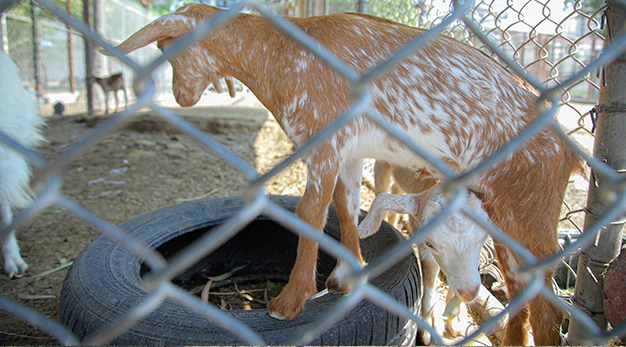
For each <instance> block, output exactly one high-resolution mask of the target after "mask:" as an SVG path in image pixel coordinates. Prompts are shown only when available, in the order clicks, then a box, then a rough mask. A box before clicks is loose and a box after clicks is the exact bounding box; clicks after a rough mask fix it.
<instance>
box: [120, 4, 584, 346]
mask: <svg viewBox="0 0 626 347" xmlns="http://www.w3.org/2000/svg"><path fill="white" fill-rule="evenodd" d="M219 11H220V10H219V9H217V8H215V7H211V6H206V5H201V4H191V5H186V6H184V7H182V8H180V9H178V10H177V11H176V12H175V13H172V14H169V15H165V16H163V17H161V18H158V19H156V20H155V21H154V22H152V23H150V24H148V25H147V26H145V27H144V28H142V29H140V30H139V31H137V32H136V33H135V34H133V35H132V36H131V37H129V38H128V39H127V40H126V41H124V42H123V43H121V44H120V45H119V46H118V49H120V50H121V51H123V52H125V53H128V52H131V51H133V50H135V49H138V48H140V47H143V46H146V45H148V44H150V43H152V42H155V41H156V43H157V45H158V47H159V48H161V49H162V50H163V51H164V52H167V50H168V49H170V47H171V45H172V44H173V43H174V42H175V41H176V40H178V39H179V38H181V37H183V36H184V35H185V34H187V33H189V32H190V31H192V30H194V28H196V27H197V26H198V25H199V24H200V23H201V22H202V21H205V20H207V19H208V18H210V17H212V16H214V15H215V14H216V13H219ZM289 20H290V21H291V23H293V24H294V25H295V26H297V27H298V28H299V29H301V30H302V31H304V32H305V33H306V34H308V35H309V36H310V37H312V38H313V39H315V40H317V41H318V42H319V43H320V44H321V45H322V46H323V47H325V48H326V49H327V50H328V51H330V52H331V53H332V54H334V55H335V56H336V57H337V58H339V59H341V60H342V61H343V62H344V63H345V64H347V65H348V66H349V67H350V68H352V69H353V70H354V71H355V72H357V73H359V74H365V73H367V72H368V71H370V70H371V69H372V68H374V67H376V66H378V65H379V64H381V63H382V62H384V61H385V60H387V59H388V58H389V57H390V56H391V55H393V54H394V53H395V52H397V51H399V50H400V49H401V48H402V47H404V46H406V45H407V44H408V43H410V42H411V41H412V40H414V39H415V38H416V37H418V36H419V35H421V34H422V33H423V31H421V30H419V29H415V28H412V27H409V26H405V25H401V24H398V23H394V22H392V21H389V20H386V19H381V18H376V17H373V16H369V15H363V14H347V13H341V14H333V15H329V16H320V17H312V18H289ZM170 63H171V65H172V68H173V75H174V76H173V86H172V91H173V93H174V96H175V98H176V101H177V102H178V103H179V104H180V105H181V106H193V105H195V104H196V103H197V102H198V100H199V99H200V97H201V96H202V93H203V91H204V90H205V89H206V88H207V86H208V85H209V84H210V83H211V82H212V81H215V80H217V77H218V76H224V77H234V78H237V79H238V80H240V81H241V82H242V83H244V84H245V85H247V86H248V87H249V88H250V90H251V91H252V92H253V93H254V94H255V95H256V96H257V97H258V99H259V100H260V101H261V102H262V103H263V104H264V105H265V107H267V109H268V110H269V111H270V112H272V114H273V115H274V117H275V118H276V120H277V121H278V123H279V124H280V125H281V126H282V128H283V130H284V131H285V132H286V133H287V136H288V137H289V138H290V139H291V140H292V141H293V142H294V143H296V145H302V144H303V143H305V142H307V140H309V139H310V138H312V137H313V136H315V135H316V134H317V133H319V132H320V131H321V130H322V129H324V128H325V127H326V126H327V125H328V124H329V123H331V122H332V121H333V120H334V119H336V118H337V117H338V116H339V115H341V114H342V113H343V112H344V111H346V110H347V109H348V108H349V107H350V101H349V100H350V98H349V91H350V85H349V82H348V81H347V80H346V79H345V78H343V77H342V76H341V75H340V74H339V73H337V72H335V71H334V70H332V69H331V68H330V67H328V66H326V65H325V64H324V63H322V62H321V61H320V60H319V59H318V58H316V57H315V56H314V55H313V54H312V53H310V52H307V51H306V50H304V49H303V48H302V47H301V46H300V45H298V44H297V43H296V42H294V41H293V40H291V39H290V38H288V37H286V36H285V35H284V34H282V33H281V32H280V31H279V30H277V29H276V28H275V27H274V26H272V24H270V23H268V22H267V21H265V20H264V19H263V18H261V17H259V16H256V15H251V14H240V15H239V16H238V17H237V18H235V19H234V20H232V21H230V22H228V23H226V24H224V25H223V26H222V27H220V29H219V30H216V31H215V32H213V33H211V35H207V36H206V37H205V38H204V39H202V40H200V41H198V42H197V43H195V44H193V45H192V46H190V47H189V49H187V50H185V51H183V52H177V55H175V56H174V57H173V58H171V59H170ZM371 87H372V94H373V101H372V107H375V108H376V109H377V110H378V111H379V112H380V114H382V115H383V117H385V118H386V119H387V120H388V121H390V122H393V123H394V124H395V125H396V126H398V127H399V128H401V129H403V130H404V131H405V132H406V133H407V134H408V135H409V136H410V137H411V138H412V139H413V140H414V141H415V142H416V143H418V144H419V145H420V146H422V147H424V148H425V149H427V150H429V151H430V152H431V153H434V154H435V155H437V156H438V157H439V158H440V159H441V160H443V161H444V162H446V163H447V164H448V165H449V166H450V167H452V168H453V169H454V170H456V171H457V172H464V171H466V170H469V169H472V168H474V167H476V166H477V165H478V164H479V163H481V162H483V161H484V160H485V159H486V158H488V157H490V156H491V155H493V154H494V153H495V152H496V151H497V150H498V149H500V148H502V147H503V146H504V145H505V144H507V143H509V142H510V141H511V140H512V139H514V138H515V137H516V136H517V135H518V134H520V133H521V132H522V131H523V130H524V129H525V128H526V127H528V126H529V124H531V123H532V122H533V121H535V120H536V119H537V118H538V114H537V112H536V108H535V102H536V100H537V94H536V91H534V90H533V89H532V88H531V87H530V86H528V85H527V84H526V83H524V82H523V81H522V80H521V79H519V78H518V77H516V76H514V75H512V74H511V73H509V72H508V71H507V70H505V69H504V68H503V67H502V66H500V65H499V64H498V63H496V62H494V61H493V60H492V59H490V58H489V57H487V56H486V55H485V54H483V53H481V52H480V51H478V50H476V49H475V48H472V47H470V46H467V45H464V44H462V43H460V42H458V41H456V40H453V39H451V38H448V37H443V36H438V37H437V38H436V39H433V40H431V41H429V42H428V43H426V44H424V45H423V46H422V47H420V49H419V50H418V51H416V52H414V53H412V54H411V55H409V56H408V57H406V58H405V59H403V60H402V61H401V62H400V63H398V64H397V65H396V66H395V67H393V68H392V69H391V70H389V71H388V72H386V73H384V74H383V75H381V76H380V77H378V78H376V79H374V80H373V81H372V83H371ZM361 158H373V159H377V160H383V161H386V162H388V163H390V164H393V165H397V166H402V167H407V168H412V169H420V168H424V167H425V168H426V169H427V170H428V171H429V172H431V173H432V174H433V175H434V177H435V178H442V177H441V175H440V174H439V173H438V172H436V171H435V170H434V168H432V167H431V166H432V165H431V164H429V163H428V162H426V161H424V160H423V159H421V158H419V157H417V156H415V155H414V153H413V152H411V151H410V150H409V149H408V148H406V146H404V145H402V144H401V143H399V142H397V141H395V140H394V139H393V137H391V136H389V135H388V133H386V132H385V131H383V130H381V129H380V128H378V127H377V126H376V125H375V124H373V123H372V122H370V121H369V120H368V119H367V118H365V117H359V118H357V119H355V120H354V121H352V122H351V123H349V124H348V125H346V126H345V127H343V128H342V129H340V130H339V131H337V132H336V133H335V134H333V135H332V136H331V137H330V138H329V139H328V141H327V142H326V143H324V144H322V145H320V146H319V147H317V148H316V149H315V150H313V152H312V153H311V154H310V155H309V156H308V158H307V159H306V163H307V171H308V174H307V186H306V190H305V192H304V195H303V197H302V199H301V200H300V203H299V204H298V206H297V208H296V214H297V216H298V217H300V218H301V219H303V220H304V221H305V222H307V223H309V224H310V225H311V226H312V227H313V228H315V229H317V230H319V231H320V232H322V230H323V228H324V225H325V223H326V216H327V212H328V206H329V205H330V202H331V200H332V201H333V203H334V205H335V207H336V208H337V214H338V216H339V220H340V223H341V243H342V244H343V246H344V247H346V248H347V249H348V250H350V251H351V252H352V253H353V254H354V255H355V256H356V257H357V259H359V260H361V261H362V257H361V250H360V246H359V235H358V226H357V221H358V215H359V187H360V182H361V173H362V159H361ZM580 167H581V162H580V160H579V158H577V156H576V155H575V153H574V152H573V151H572V150H571V149H569V148H568V147H567V146H566V145H565V144H564V143H563V141H562V140H560V138H559V137H558V136H557V135H556V134H554V133H553V132H552V131H551V130H548V129H544V130H542V131H540V132H538V133H537V134H536V135H535V136H534V137H533V138H532V139H530V140H529V141H527V142H526V143H524V144H523V145H522V146H521V148H519V150H517V151H515V152H514V153H512V154H510V155H509V156H508V157H507V158H506V159H505V160H503V161H502V162H501V163H500V164H499V165H498V166H497V167H495V168H493V169H491V170H489V171H488V172H485V173H483V174H482V175H480V176H478V177H475V179H474V180H473V181H472V182H469V188H470V189H471V190H472V191H475V192H477V193H479V194H481V195H483V196H484V199H483V206H484V207H486V208H485V210H486V211H487V212H488V214H489V217H490V219H491V221H492V222H493V223H495V224H496V225H497V226H499V227H500V228H501V229H502V230H504V231H505V232H507V233H508V234H509V235H511V236H512V237H513V238H515V239H516V240H517V241H518V242H520V243H521V244H522V245H524V246H526V247H527V248H528V249H529V250H530V251H532V252H533V253H534V254H535V255H536V256H537V257H539V258H543V257H546V256H549V255H552V254H554V253H555V252H556V251H557V249H558V243H557V234H556V224H557V222H558V215H559V210H560V206H561V202H562V200H563V195H564V192H565V187H566V185H567V181H568V178H569V175H570V173H571V172H572V171H573V170H576V169H577V168H580ZM496 250H497V252H498V258H499V264H504V265H503V266H502V270H503V272H504V273H505V277H506V282H507V286H508V293H509V294H510V295H512V296H515V295H517V293H519V292H520V291H521V290H523V288H524V286H525V282H524V280H523V279H521V278H520V277H519V276H517V275H516V273H515V271H516V269H517V267H518V264H519V263H518V259H517V258H516V257H515V255H514V254H513V253H511V252H510V251H509V250H508V249H506V248H504V247H500V246H496ZM317 255H318V246H317V243H315V242H313V241H311V240H309V239H307V238H305V237H300V241H299V245H298V252H297V258H296V262H295V264H294V267H293V270H292V271H291V275H290V277H289V282H288V284H287V285H286V286H285V288H284V289H283V290H282V292H281V293H280V295H279V296H278V297H276V298H274V299H273V300H272V301H271V302H270V304H269V310H270V314H271V315H272V316H273V317H276V318H283V319H292V318H294V317H295V316H296V315H297V314H298V313H299V312H300V311H301V310H302V309H303V308H304V306H305V303H306V300H307V299H308V298H309V297H311V295H313V294H314V293H315V292H316V291H317V288H316V285H315V268H316V263H317ZM349 273H350V269H349V267H348V265H347V264H345V263H344V262H343V261H341V260H339V261H338V262H337V266H336V267H335V269H334V270H333V272H332V273H331V274H330V276H329V278H328V280H327V281H326V287H327V288H328V289H329V290H330V291H331V292H334V293H347V292H348V291H350V289H351V288H352V285H351V283H348V282H347V280H346V276H347V274H349ZM551 276H552V273H548V274H547V276H546V278H545V280H546V283H547V285H548V286H550V285H551V283H552V282H551ZM529 312H532V315H530V324H531V326H532V329H533V334H534V338H535V341H536V342H537V343H539V344H545V345H554V344H558V343H560V336H559V328H560V324H561V321H562V313H561V312H560V311H559V309H557V308H556V307H554V306H553V305H552V304H551V303H550V302H549V301H548V300H547V299H545V298H543V297H541V296H539V297H537V298H536V299H534V300H533V301H532V302H531V303H530V304H529V305H528V307H527V308H525V309H524V310H522V311H520V313H518V314H517V315H516V316H514V317H512V318H511V319H510V321H509V325H508V328H507V331H506V337H505V339H504V342H503V343H505V344H513V345H525V344H526V341H527V340H526V336H527V322H528V320H529Z"/></svg>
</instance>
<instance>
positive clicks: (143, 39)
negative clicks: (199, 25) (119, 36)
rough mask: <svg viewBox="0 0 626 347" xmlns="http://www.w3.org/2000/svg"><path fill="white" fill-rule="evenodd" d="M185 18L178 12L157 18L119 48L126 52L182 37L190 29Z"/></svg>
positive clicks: (107, 53)
mask: <svg viewBox="0 0 626 347" xmlns="http://www.w3.org/2000/svg"><path fill="white" fill-rule="evenodd" d="M184 19H185V17H183V16H182V15H180V14H177V13H171V14H167V15H165V16H163V17H160V18H157V19H156V20H154V21H153V22H152V23H150V24H148V25H146V26H145V27H143V28H141V29H139V30H138V31H137V32H136V33H134V34H132V35H131V36H130V37H129V38H127V39H126V40H125V41H124V42H122V43H120V44H119V45H118V46H117V48H118V49H119V50H121V51H122V52H124V53H125V54H126V53H130V52H132V51H134V50H136V49H138V48H141V47H144V46H147V45H149V44H151V43H152V42H155V41H158V40H163V39H167V38H176V37H180V36H182V35H184V34H186V33H187V32H188V31H189V30H190V27H189V25H188V24H187V21H185V20H184ZM100 53H102V54H104V55H111V53H110V52H107V51H105V50H103V49H101V50H100Z"/></svg>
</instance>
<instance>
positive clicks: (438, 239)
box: [359, 184, 488, 301]
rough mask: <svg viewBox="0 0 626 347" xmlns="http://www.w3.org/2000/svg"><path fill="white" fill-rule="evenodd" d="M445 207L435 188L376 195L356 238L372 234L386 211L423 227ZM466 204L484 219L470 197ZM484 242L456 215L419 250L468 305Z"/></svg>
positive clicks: (475, 199)
mask: <svg viewBox="0 0 626 347" xmlns="http://www.w3.org/2000/svg"><path fill="white" fill-rule="evenodd" d="M447 204H448V200H447V199H446V198H445V197H444V196H443V193H442V192H441V187H440V185H439V184H437V185H435V186H433V187H432V188H430V189H427V190H425V191H423V192H421V193H418V194H387V193H384V194H380V195H378V196H377V197H376V199H374V201H373V202H372V206H371V207H370V212H369V213H368V214H367V216H366V217H365V219H363V221H362V222H361V224H360V225H359V236H360V237H361V238H364V237H367V236H369V235H372V234H373V233H375V232H376V231H377V230H378V228H379V227H380V224H381V223H382V220H383V218H384V215H385V214H386V212H388V211H393V212H396V213H406V214H409V215H411V216H412V217H413V218H414V220H415V221H417V224H418V225H424V224H425V223H426V222H427V221H429V220H432V219H433V218H435V217H436V216H437V215H438V214H439V213H441V211H442V210H443V209H444V207H445V206H446V205H447ZM467 204H468V206H469V207H471V208H472V209H474V210H475V211H476V212H477V213H478V214H480V215H482V216H483V217H484V218H485V219H487V218H488V216H487V213H486V212H485V211H484V210H483V208H482V202H481V201H480V199H478V197H477V196H476V195H474V194H473V193H470V194H468V196H467ZM486 239H487V233H486V232H485V231H484V230H483V229H482V227H480V226H479V225H478V224H476V223H475V222H474V221H473V220H471V219H470V218H469V217H467V216H465V215H464V214H463V213H462V212H460V211H457V212H454V213H452V214H451V215H449V216H447V217H446V218H445V219H444V220H443V221H442V222H440V223H439V224H437V225H436V226H435V227H434V228H433V229H432V230H431V231H430V232H429V233H428V235H426V238H425V241H424V242H423V246H425V247H420V249H426V251H428V252H429V253H430V254H431V255H432V256H433V257H434V260H435V261H436V262H437V265H439V267H440V268H441V271H443V273H444V275H446V277H447V279H448V283H449V284H450V287H451V288H452V290H453V292H454V294H455V295H456V296H457V297H458V298H459V299H461V300H463V301H471V300H473V299H474V298H475V297H476V294H477V293H478V289H479V287H480V273H479V272H478V261H479V259H480V249H481V247H482V246H483V244H484V243H485V241H486Z"/></svg>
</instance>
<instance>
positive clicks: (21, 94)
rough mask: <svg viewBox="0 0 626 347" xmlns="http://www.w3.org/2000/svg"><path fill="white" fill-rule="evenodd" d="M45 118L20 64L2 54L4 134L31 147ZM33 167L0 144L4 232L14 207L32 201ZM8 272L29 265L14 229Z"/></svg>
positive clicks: (6, 246) (0, 126) (6, 249)
mask: <svg viewBox="0 0 626 347" xmlns="http://www.w3.org/2000/svg"><path fill="white" fill-rule="evenodd" d="M43 125H44V119H43V118H42V117H41V116H40V115H39V105H38V104H37V100H36V99H35V98H33V96H32V95H31V94H30V93H29V92H27V91H26V90H25V89H24V87H22V82H21V81H20V77H19V70H18V68H17V65H15V63H14V62H13V61H12V60H11V58H10V57H9V56H8V55H7V54H5V53H4V52H1V51H0V131H2V132H3V133H4V134H6V135H8V136H10V137H11V138H13V139H15V140H16V141H18V142H19V143H21V144H22V145H24V146H26V147H28V148H35V147H37V146H39V145H40V144H41V143H42V142H43V141H44V138H43V135H42V134H41V128H42V127H43ZM30 175H31V168H30V166H29V164H28V163H27V162H26V159H25V158H24V157H23V156H22V155H21V154H18V153H17V152H16V151H14V150H12V149H10V148H9V147H7V146H6V145H3V144H2V143H0V215H1V216H2V225H1V226H0V228H1V229H2V230H4V229H5V228H6V227H8V226H9V225H10V224H11V222H12V221H13V208H24V207H26V206H27V205H28V204H29V203H30V201H31V200H32V198H31V192H30V188H29V182H30ZM2 255H3V256H4V271H5V272H6V273H7V274H8V275H9V277H13V276H21V275H22V274H24V272H25V271H26V269H28V264H26V262H25V261H24V259H22V256H21V255H20V247H19V246H18V244H17V239H16V238H15V230H10V231H9V232H8V235H7V236H6V238H5V240H4V243H3V245H2Z"/></svg>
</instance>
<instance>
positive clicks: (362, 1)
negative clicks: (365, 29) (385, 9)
mask: <svg viewBox="0 0 626 347" xmlns="http://www.w3.org/2000/svg"><path fill="white" fill-rule="evenodd" d="M358 1H359V3H358V5H357V12H359V13H367V10H368V8H367V0H358Z"/></svg>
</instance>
